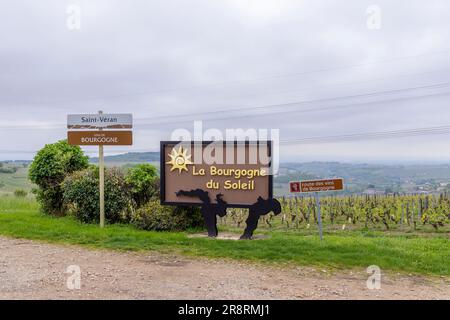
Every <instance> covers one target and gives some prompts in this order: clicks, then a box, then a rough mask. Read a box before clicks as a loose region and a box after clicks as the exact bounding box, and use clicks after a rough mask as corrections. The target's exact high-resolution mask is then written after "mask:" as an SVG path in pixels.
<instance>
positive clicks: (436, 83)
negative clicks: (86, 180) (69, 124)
mask: <svg viewBox="0 0 450 320" xmlns="http://www.w3.org/2000/svg"><path fill="white" fill-rule="evenodd" d="M77 10H79V13H80V15H79V17H80V20H78V19H77V18H78V11H77ZM449 17H450V3H449V2H448V0H440V1H439V0H428V1H400V0H386V1H365V0H351V1H349V0H346V1H331V0H330V1H326V0H314V1H313V0H309V1H301V0H293V1H287V0H286V1H284V0H270V1H269V0H215V1H211V0H178V1H175V0H164V1H162V0H161V1H159V0H158V1H155V0H153V1H151V0H150V1H149V0H129V1H118V0H85V1H81V0H78V1H77V0H71V1H64V0H40V1H36V0H28V1H26V0H14V1H12V0H10V1H3V2H2V6H1V10H0V70H1V72H0V88H1V89H0V135H1V140H0V141H1V142H0V159H30V158H31V157H32V156H33V152H34V151H36V150H38V149H39V148H40V147H42V146H43V145H45V144H46V143H51V142H55V141H57V140H59V139H62V138H65V136H66V116H67V114H69V113H95V112H97V111H98V110H103V111H105V112H110V113H114V112H119V113H125V112H126V113H128V112H131V113H133V115H134V118H135V130H134V139H135V144H134V146H133V147H131V148H129V147H116V148H113V147H109V148H107V150H108V152H110V153H111V152H112V153H117V152H126V151H157V150H158V148H159V144H158V142H159V141H160V140H168V139H170V134H171V132H172V130H174V129H176V128H180V127H181V128H187V129H192V127H193V121H194V120H203V121H204V124H203V126H204V127H205V128H219V129H225V128H244V129H246V128H258V129H260V128H267V129H279V130H280V136H281V139H282V140H285V141H286V140H287V141H292V140H298V139H305V138H314V137H327V136H332V137H333V136H340V135H353V134H358V133H374V132H385V131H396V130H410V129H418V128H430V127H438V126H450V103H449V99H450V43H449V41H448V40H449V39H450V20H449ZM78 21H79V22H80V24H77V23H78ZM78 27H79V28H78ZM449 132H450V131H449ZM307 141H309V142H310V143H308V144H305V143H304V142H305V141H304V140H303V141H302V140H300V141H299V142H302V143H297V144H287V145H284V146H283V147H282V149H281V156H282V160H284V161H288V160H289V161H290V160H297V161H310V160H318V161H323V160H335V161H358V162H361V161H370V162H417V161H419V162H421V161H422V162H423V161H434V162H446V161H447V162H448V161H450V133H444V134H434V135H419V136H408V137H395V138H393V137H392V136H389V139H370V140H366V139H361V140H359V139H358V140H353V139H352V140H351V141H344V142H342V141H341V140H340V139H339V138H337V139H336V138H330V139H329V140H328V139H319V140H314V139H313V140H312V141H311V140H307ZM318 142H320V143H318ZM86 150H87V151H88V152H90V154H92V155H95V148H86Z"/></svg>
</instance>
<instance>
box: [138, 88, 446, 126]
mask: <svg viewBox="0 0 450 320" xmlns="http://www.w3.org/2000/svg"><path fill="white" fill-rule="evenodd" d="M447 86H450V82H446V83H440V84H435V85H429V86H419V87H413V88H403V89H396V90H389V91H378V92H371V93H366V94H358V95H348V96H340V97H334V98H326V99H317V100H305V101H297V102H289V103H282V104H272V105H266V106H258V107H242V108H233V109H227V110H217V111H206V112H197V113H189V114H181V115H171V116H159V117H153V118H141V119H136V120H137V121H145V120H164V119H169V120H170V119H172V118H183V119H182V121H181V122H186V121H190V120H186V117H191V118H192V117H195V116H198V117H202V116H205V115H216V114H228V113H233V112H242V111H255V110H267V109H273V108H280V107H294V106H301V105H307V104H317V103H325V102H334V101H341V100H345V99H353V98H364V97H376V96H380V95H386V94H398V93H405V92H409V91H416V90H423V89H437V88H443V87H447ZM446 94H449V93H448V92H445V93H435V94H430V95H423V96H422V97H429V96H435V95H446ZM420 97H421V96H414V97H403V98H399V99H398V100H404V99H415V98H420ZM398 100H391V101H398ZM379 102H386V101H385V100H383V101H373V102H369V103H379ZM366 103H367V102H363V103H356V104H352V106H355V105H362V104H366ZM347 106H349V105H345V106H337V107H336V106H334V107H321V108H311V109H305V110H290V111H277V112H276V113H291V112H311V111H323V110H330V109H339V108H342V107H347ZM262 115H263V116H264V115H265V114H262ZM248 116H251V117H255V116H261V114H259V115H258V114H251V115H236V116H232V117H221V118H217V119H212V120H225V119H233V118H240V117H248ZM209 120H211V119H209ZM157 123H159V122H158V121H150V122H149V123H147V124H150V125H154V124H157ZM170 123H173V122H169V124H170ZM175 123H177V122H175ZM164 124H167V123H166V122H164Z"/></svg>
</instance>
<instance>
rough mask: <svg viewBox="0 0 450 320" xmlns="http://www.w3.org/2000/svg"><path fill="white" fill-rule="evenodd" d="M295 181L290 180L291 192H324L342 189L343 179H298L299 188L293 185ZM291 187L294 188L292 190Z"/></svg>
mask: <svg viewBox="0 0 450 320" xmlns="http://www.w3.org/2000/svg"><path fill="white" fill-rule="evenodd" d="M295 183H296V182H291V183H290V185H291V192H326V191H340V190H343V189H344V180H343V179H323V180H308V181H300V190H298V189H297V188H295V187H294V185H295ZM292 189H295V191H293V190H292Z"/></svg>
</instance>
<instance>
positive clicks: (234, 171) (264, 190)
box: [161, 141, 272, 208]
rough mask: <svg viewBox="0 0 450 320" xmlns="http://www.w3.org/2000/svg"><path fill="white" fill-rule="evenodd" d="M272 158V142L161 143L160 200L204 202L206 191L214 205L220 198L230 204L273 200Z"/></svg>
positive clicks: (248, 204) (176, 202) (166, 202)
mask: <svg viewBox="0 0 450 320" xmlns="http://www.w3.org/2000/svg"><path fill="white" fill-rule="evenodd" d="M270 157H271V143H270V141H264V142H254V143H253V142H242V143H241V142H232V143H227V142H223V143H221V142H216V143H210V142H200V143H194V142H188V143H183V144H179V143H178V142H173V141H166V142H161V203H162V204H177V205H178V204H185V205H189V204H190V205H193V204H196V205H197V204H198V205H201V204H205V201H206V202H207V201H208V199H207V197H206V199H205V198H204V197H203V198H201V199H200V196H199V195H200V194H201V195H204V194H205V192H207V194H208V197H209V200H210V201H211V203H212V204H215V203H217V201H218V199H221V200H223V201H225V202H226V203H227V205H228V206H229V207H242V208H246V207H249V206H251V205H253V204H255V203H256V202H257V201H258V198H259V197H261V198H263V199H271V198H272V175H271V172H270V168H269V167H270V162H271V158H270ZM196 190H197V193H195V192H194V191H196ZM199 190H200V192H199ZM193 194H195V196H193ZM219 201H220V200H219Z"/></svg>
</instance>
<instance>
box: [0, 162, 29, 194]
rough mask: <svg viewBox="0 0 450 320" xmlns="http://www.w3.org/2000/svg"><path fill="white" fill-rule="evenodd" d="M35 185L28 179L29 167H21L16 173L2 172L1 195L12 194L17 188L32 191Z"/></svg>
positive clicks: (0, 173) (0, 180)
mask: <svg viewBox="0 0 450 320" xmlns="http://www.w3.org/2000/svg"><path fill="white" fill-rule="evenodd" d="M32 187H33V185H32V184H31V182H30V181H29V180H28V168H24V167H19V168H18V170H17V172H16V173H2V172H0V195H1V194H11V193H13V192H14V190H16V189H24V190H26V191H28V192H29V191H31V189H32Z"/></svg>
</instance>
